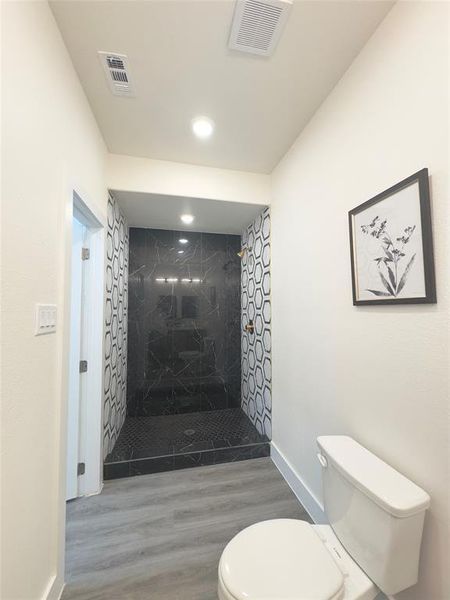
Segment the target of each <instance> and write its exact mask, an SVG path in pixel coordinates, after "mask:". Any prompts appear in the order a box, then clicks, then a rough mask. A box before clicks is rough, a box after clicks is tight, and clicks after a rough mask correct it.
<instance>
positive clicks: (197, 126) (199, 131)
mask: <svg viewBox="0 0 450 600" xmlns="http://www.w3.org/2000/svg"><path fill="white" fill-rule="evenodd" d="M192 131H193V132H194V134H195V135H196V136H197V137H198V138H200V139H202V140H206V139H207V138H209V137H210V136H211V135H212V132H213V131H214V122H213V121H211V119H208V117H196V118H195V119H192Z"/></svg>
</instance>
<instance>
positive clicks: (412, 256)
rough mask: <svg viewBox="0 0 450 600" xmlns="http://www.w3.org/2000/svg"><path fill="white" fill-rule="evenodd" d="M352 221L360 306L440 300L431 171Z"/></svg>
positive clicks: (360, 209)
mask: <svg viewBox="0 0 450 600" xmlns="http://www.w3.org/2000/svg"><path fill="white" fill-rule="evenodd" d="M348 217H349V227H350V252H351V266H352V285H353V304H354V305H363V304H419V303H422V304H423V303H434V302H436V284H435V276H434V259H433V240H432V231H431V210H430V191H429V185H428V169H422V170H421V171H419V172H418V173H415V174H414V175H411V177H408V178H407V179H404V180H403V181H400V182H399V183H397V184H396V185H394V186H392V187H391V188H389V189H388V190H386V191H385V192H382V193H381V194H378V195H377V196H375V197H374V198H371V199H370V200H368V201H367V202H364V204H361V205H360V206H357V207H356V208H354V209H353V210H351V211H350V212H349V213H348Z"/></svg>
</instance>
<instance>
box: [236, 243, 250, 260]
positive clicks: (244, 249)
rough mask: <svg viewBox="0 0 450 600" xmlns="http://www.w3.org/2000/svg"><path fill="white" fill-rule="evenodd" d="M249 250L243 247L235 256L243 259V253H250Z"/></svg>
mask: <svg viewBox="0 0 450 600" xmlns="http://www.w3.org/2000/svg"><path fill="white" fill-rule="evenodd" d="M250 250H251V248H249V247H248V246H243V247H242V248H241V249H240V251H239V252H238V253H237V255H238V256H239V258H244V256H245V253H246V252H250Z"/></svg>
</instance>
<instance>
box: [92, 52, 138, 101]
mask: <svg viewBox="0 0 450 600" xmlns="http://www.w3.org/2000/svg"><path fill="white" fill-rule="evenodd" d="M98 55H99V57H100V61H101V63H102V67H103V70H104V71H105V75H106V79H107V81H108V85H109V88H110V90H111V92H112V93H113V94H114V95H115V96H134V91H133V87H132V85H131V80H130V68H129V65H128V58H127V57H126V56H125V54H115V53H112V52H99V53H98Z"/></svg>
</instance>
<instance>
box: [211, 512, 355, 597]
mask: <svg viewBox="0 0 450 600" xmlns="http://www.w3.org/2000/svg"><path fill="white" fill-rule="evenodd" d="M219 569H220V576H221V578H222V581H223V584H224V585H225V587H226V588H227V591H228V592H229V593H230V595H231V596H232V597H233V598H236V600H262V599H269V598H272V599H274V598H276V600H339V599H340V598H342V597H343V594H344V576H343V574H342V572H341V570H340V569H339V567H338V566H337V564H336V563H335V561H334V560H333V558H332V557H331V555H330V553H329V552H328V551H327V550H326V548H325V546H324V544H323V542H322V540H321V539H320V538H319V536H318V535H317V533H316V532H315V531H314V529H313V528H312V527H311V525H310V524H309V523H307V522H306V521H299V520H295V519H274V520H271V521H262V522H261V523H256V524H255V525H252V526H250V527H247V528H246V529H244V530H243V531H241V532H240V533H238V534H237V535H236V536H235V537H234V538H233V539H232V540H231V542H229V544H228V545H227V547H226V548H225V550H224V551H223V554H222V558H221V560H220V567H219Z"/></svg>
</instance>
